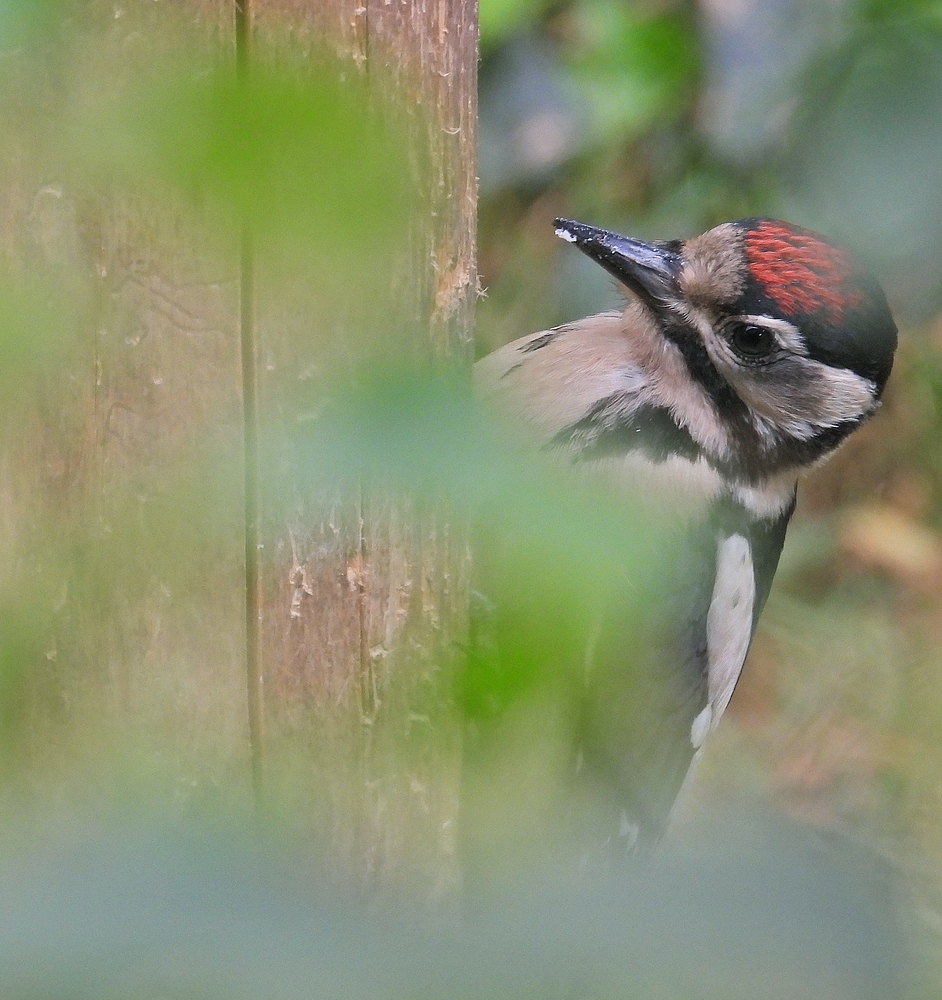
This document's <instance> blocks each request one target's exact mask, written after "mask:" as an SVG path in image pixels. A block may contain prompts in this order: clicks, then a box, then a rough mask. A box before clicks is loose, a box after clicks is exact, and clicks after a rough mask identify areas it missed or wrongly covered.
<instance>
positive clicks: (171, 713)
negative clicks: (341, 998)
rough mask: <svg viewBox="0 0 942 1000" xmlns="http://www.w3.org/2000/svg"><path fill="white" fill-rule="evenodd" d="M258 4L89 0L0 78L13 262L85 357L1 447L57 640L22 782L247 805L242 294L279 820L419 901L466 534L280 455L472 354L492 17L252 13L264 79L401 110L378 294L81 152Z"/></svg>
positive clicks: (12, 521) (17, 553) (430, 881)
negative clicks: (139, 91)
mask: <svg viewBox="0 0 942 1000" xmlns="http://www.w3.org/2000/svg"><path fill="white" fill-rule="evenodd" d="M235 10H236V7H235V2H234V0H209V2H207V0H200V2H196V0H161V2H160V3H153V2H151V0H126V2H120V0H119V2H118V3H113V2H109V3H103V2H93V3H91V4H88V5H85V7H84V8H83V9H82V16H81V18H80V19H73V20H72V21H70V22H69V23H68V24H67V25H65V26H64V31H63V33H62V35H61V36H60V38H61V39H64V42H63V43H62V45H61V48H59V49H58V50H56V51H53V52H51V53H44V54H43V56H42V57H41V58H40V57H37V56H36V54H35V53H31V52H29V51H26V50H24V51H23V52H22V53H19V54H18V55H17V56H15V57H10V58H7V59H6V61H5V62H4V63H3V66H2V67H0V71H2V73H3V80H2V81H0V85H2V86H3V88H4V90H3V93H4V95H5V96H6V97H7V100H6V101H5V102H4V104H3V107H2V108H0V122H2V124H3V125H4V135H5V141H4V143H3V144H2V146H0V223H2V229H0V252H2V263H3V265H4V266H6V267H8V268H9V269H10V270H11V272H12V273H13V274H14V276H15V277H16V276H18V277H21V278H22V277H29V278H30V280H32V279H35V280H36V281H37V282H38V283H39V284H41V285H42V284H43V283H48V285H49V286H50V287H51V286H55V287H57V288H59V289H60V290H64V295H63V296H62V297H63V300H64V301H65V302H66V303H67V307H68V309H69V310H71V316H70V323H69V325H70V327H74V328H75V331H76V335H75V341H74V344H73V346H72V350H71V353H70V354H69V355H68V358H67V360H66V362H65V363H63V364H60V365H58V366H50V369H49V371H48V372H47V373H46V374H45V375H42V376H41V377H39V379H38V382H37V385H36V386H35V387H32V388H30V389H29V391H28V392H25V393H24V400H25V401H24V400H21V401H20V402H21V403H22V408H21V410H20V411H17V412H18V414H19V415H18V417H17V421H16V426H15V428H13V429H11V430H8V431H7V432H6V434H7V437H6V440H7V446H6V448H5V449H4V455H3V465H4V468H5V470H6V472H7V475H5V477H4V480H3V484H2V489H3V491H4V494H3V496H4V504H3V513H2V523H0V534H2V539H0V541H2V545H0V551H2V552H3V553H4V555H5V556H6V557H7V558H6V560H5V562H4V566H5V567H6V569H5V573H6V576H5V579H6V580H7V581H10V580H13V581H14V582H15V583H17V585H18V586H22V580H24V579H27V578H28V579H30V580H33V581H39V582H38V583H36V584H35V586H34V589H33V590H31V591H30V592H29V594H30V600H33V599H34V598H35V604H36V607H37V608H38V609H39V613H40V617H41V618H42V619H43V621H44V622H45V623H46V624H44V625H43V627H42V629H41V630H40V631H41V633H42V635H43V649H42V650H41V652H40V654H39V661H38V663H39V667H40V668H41V669H37V670H36V671H35V673H34V674H33V675H31V676H32V679H31V680H30V681H29V683H28V684H27V685H26V687H27V688H29V690H28V691H27V696H28V699H31V705H32V709H31V715H30V718H31V720H32V723H31V726H32V728H31V729H30V732H29V734H28V735H27V736H26V737H24V741H25V742H24V748H25V749H24V753H25V754H26V756H27V757H29V756H30V755H32V757H31V759H30V761H29V762H28V767H27V771H30V770H31V771H32V774H33V779H34V787H35V788H37V789H46V790H48V789H50V788H51V787H52V785H53V784H55V783H56V782H54V781H53V780H52V777H53V775H54V776H55V778H56V781H57V782H58V784H57V786H56V787H57V788H58V791H57V792H56V793H55V794H57V795H60V794H61V796H62V797H63V801H68V802H70V803H71V805H70V808H72V809H78V810H81V809H84V808H87V809H89V810H90V811H92V812H94V811H95V809H96V808H97V807H96V806H95V804H94V801H97V800H94V797H93V796H89V795H88V789H89V788H92V787H97V788H98V789H99V790H100V791H101V794H102V795H103V796H105V797H106V798H107V796H108V794H109V792H108V791H107V790H108V789H109V788H113V787H115V777H116V775H118V774H120V775H122V777H121V781H123V782H125V783H127V785H128V787H129V788H133V789H136V791H135V792H134V794H143V797H144V798H145V799H147V800H149V802H150V804H152V805H157V806H158V807H159V808H160V809H162V810H169V811H170V812H171V813H172V812H174V811H176V812H181V811H186V810H189V809H191V808H193V807H194V806H196V805H198V804H201V803H206V802H209V803H211V804H213V805H216V804H220V803H221V804H223V805H224V806H225V808H227V809H232V810H234V811H235V814H237V815H243V816H247V815H249V814H250V812H251V802H252V794H251V784H252V783H251V774H250V771H251V767H250V739H249V736H250V733H249V721H248V716H249V712H248V705H247V699H246V687H247V685H246V675H245V656H246V650H245V632H244V628H245V620H244V604H243V598H244V590H243V587H244V574H243V548H242V539H243V528H244V525H243V520H242V515H243V509H242V502H243V495H242V479H241V476H242V472H241V462H242V455H243V452H242V447H243V438H242V434H243V425H242V419H243V418H242V407H241V372H240V333H241V332H245V331H244V329H242V328H243V327H245V325H246V323H247V316H248V314H247V313H246V312H243V313H242V315H241V317H240V306H245V305H246V304H247V303H248V304H250V305H251V306H252V307H253V308H254V313H255V317H256V318H257V322H256V323H255V325H254V331H253V332H254V335H255V337H256V339H257V345H258V347H257V361H258V369H259V377H258V384H259V390H260V397H259V398H260V411H259V414H258V425H259V428H260V430H261V434H262V449H261V462H260V470H259V474H260V477H261V500H262V517H263V519H262V533H261V536H260V541H261V545H262V547H261V548H260V549H259V555H260V567H261V571H262V587H261V609H260V610H261V625H262V642H261V650H260V652H261V662H260V669H261V672H262V681H263V690H264V709H265V712H264V715H265V725H266V731H265V732H264V733H263V734H259V735H260V736H261V737H262V738H261V739H260V740H258V741H257V747H256V749H257V751H258V752H259V754H260V755H261V762H262V765H263V771H264V777H265V785H264V788H263V792H264V794H265V802H264V803H263V808H264V809H265V810H267V812H268V815H269V816H270V817H271V819H272V821H273V823H274V824H276V828H277V829H282V828H284V829H286V830H287V831H291V830H293V831H294V832H295V833H296V834H297V835H298V837H299V838H300V840H301V842H302V843H304V842H307V843H310V844H311V845H312V852H317V853H319V854H321V855H323V854H324V848H325V847H326V849H327V854H326V856H327V857H329V858H331V859H332V862H331V863H332V864H336V865H339V867H341V868H343V869H344V870H346V871H349V872H352V873H354V874H355V875H356V876H357V877H359V878H361V879H362V880H363V882H364V883H365V884H367V885H373V884H376V883H388V882H389V881H390V880H393V881H396V880H398V881H402V880H405V879H411V880H412V888H413V891H414V892H416V893H417V894H419V895H420V896H422V897H431V896H435V895H437V894H441V893H442V892H446V891H447V889H448V887H449V886H450V885H451V884H452V883H453V882H454V879H455V878H456V867H455V860H454V841H455V835H456V818H457V791H456V789H457V779H458V773H457V772H458V752H459V747H458V737H457V727H456V725H455V722H454V719H453V717H452V713H451V710H450V707H449V704H448V697H449V695H448V689H449V672H450V670H451V668H452V666H453V664H454V661H455V657H456V655H457V653H458V649H459V647H460V643H461V641H462V639H463V630H464V623H465V615H466V602H467V581H468V552H467V543H466V537H465V533H464V527H463V525H462V524H461V523H460V522H456V521H455V520H454V519H453V518H450V517H449V515H448V512H447V511H444V510H441V509H439V508H437V507H436V506H435V505H431V504H426V503H424V502H423V501H422V500H421V498H418V499H416V500H413V501H406V500H404V499H402V498H398V499H397V498H395V497H391V496H388V495H386V494H385V493H384V491H383V490H381V489H378V488H376V487H375V485H374V484H372V483H370V482H360V483H356V484H355V485H352V486H351V485H350V484H347V485H346V486H344V485H341V484H340V483H338V482H333V481H330V480H328V481H326V482H325V481H320V482H319V484H318V485H317V486H312V485H311V483H312V478H311V476H310V470H302V469H299V468H297V467H295V466H293V465H292V461H293V458H292V452H291V450H290V448H289V447H288V446H287V444H286V442H287V440H288V437H287V435H286V433H285V432H286V431H290V430H291V429H292V428H295V427H297V425H298V421H299V420H303V419H305V415H306V411H307V409H309V408H313V409H318V408H319V407H320V406H321V405H322V404H327V403H328V402H329V401H330V400H331V399H332V398H335V397H336V395H337V393H338V392H342V391H344V386H345V385H351V384H354V383H356V381H357V379H358V378H359V375H358V372H360V371H361V369H362V366H363V365H367V367H368V365H369V364H370V363H371V362H375V360H376V358H377V357H378V356H383V352H385V356H387V357H389V358H391V359H399V360H400V361H401V363H402V365H403V367H404V368H409V367H410V366H412V365H414V364H422V363H429V362H434V363H438V364H441V363H442V361H444V360H446V359H447V360H448V361H449V362H450V363H455V364H458V365H459V366H465V367H467V366H468V365H469V363H470V322H471V310H472V306H473V302H474V298H475V293H476V279H475V262H474V235H475V215H474V212H475V195H476V180H475V163H474V147H475V138H474V121H475V100H476V95H475V87H476V65H477V51H476V35H475V31H476V27H475V25H476V9H475V6H474V4H471V3H466V2H457V0H434V2H433V0H408V2H405V0H393V2H390V3H386V2H384V0H367V2H365V3H363V4H361V3H358V2H355V0H350V2H346V0H344V2H342V3H338V2H335V0H331V2H324V0H318V2H316V3H310V2H307V0H305V2H304V3H291V2H280V0H254V3H253V4H252V5H251V8H250V13H251V21H252V25H251V28H252V31H251V39H252V46H253V49H254V50H255V52H256V55H255V56H254V57H253V58H255V59H258V60H267V61H268V63H269V67H270V64H271V60H273V59H275V60H279V59H280V60H281V63H280V65H281V67H282V70H284V69H285V67H291V69H290V72H292V73H294V74H295V77H296V79H298V80H300V81H302V83H303V82H304V80H305V74H306V73H307V75H308V77H310V75H311V73H310V67H308V66H306V63H305V58H306V56H308V55H314V54H316V55H317V58H318V59H321V58H322V54H323V51H324V49H325V47H326V49H327V50H329V52H330V53H331V54H332V58H334V59H335V60H337V61H335V62H334V63H333V64H332V66H333V71H334V72H335V73H336V75H337V81H342V79H343V78H345V77H346V76H347V74H349V78H350V79H351V80H353V81H358V85H365V86H366V87H367V88H369V87H372V88H373V89H374V90H376V91H380V92H381V96H380V98H379V99H378V101H377V107H381V109H382V114H383V115H387V116H389V119H390V121H391V123H392V124H391V126H390V128H391V129H392V131H393V132H396V133H397V134H399V135H404V136H405V138H406V161H407V162H408V164H409V172H408V176H407V182H408V184H407V186H408V189H409V190H408V191H407V192H406V195H405V197H404V199H403V205H404V208H403V209H402V212H403V213H404V214H402V216H401V218H400V220H399V224H400V225H401V238H400V239H398V240H397V243H396V247H395V248H394V249H393V250H392V251H391V252H390V253H389V254H388V255H385V256H383V257H382V259H379V260H366V261H364V265H365V268H366V270H367V271H368V272H369V273H368V274H366V273H365V274H364V276H363V281H361V282H358V281H357V280H356V275H352V276H351V275H349V274H348V271H345V270H344V268H347V269H348V270H349V264H350V261H349V259H348V258H346V257H344V256H343V254H340V255H338V257H337V260H328V259H327V258H326V257H321V258H318V256H317V253H316V252H312V253H310V254H309V255H308V256H307V257H304V256H303V255H302V257H303V259H302V260H301V261H300V262H297V261H291V260H289V259H288V257H285V256H282V257H281V258H279V257H278V255H277V254H275V255H274V256H272V255H270V254H266V253H265V252H264V251H259V252H258V253H257V254H254V255H253V254H249V255H248V256H247V255H246V254H245V253H244V252H243V250H244V248H243V247H242V246H241V244H240V240H241V236H240V232H239V226H238V224H237V220H234V219H229V220H228V221H223V222H220V219H219V217H218V213H216V212H215V208H217V207H218V206H215V205H214V204H213V203H212V201H211V199H210V200H209V201H206V200H205V199H202V200H201V199H199V198H196V199H194V198H192V197H189V196H188V194H187V193H186V192H184V193H182V194H181V192H180V191H179V190H178V191H177V192H176V194H174V193H173V190H172V189H173V185H172V184H171V185H170V186H169V187H167V188H166V189H164V188H162V187H161V183H162V182H160V181H156V180H154V178H150V177H148V176H146V174H147V165H146V164H145V165H144V166H142V167H141V168H140V170H139V174H134V173H133V171H132V172H131V173H130V174H129V173H127V172H125V173H122V171H121V169H118V170H116V171H114V172H111V171H110V170H107V171H106V170H105V169H104V168H103V167H101V165H100V164H98V165H97V166H96V165H95V150H96V143H95V141H94V139H93V138H92V137H91V136H90V135H88V134H85V135H79V136H78V138H76V135H75V134H74V133H72V132H70V124H71V125H74V124H75V122H76V121H77V122H79V123H80V124H81V123H82V122H83V121H84V119H83V118H82V115H83V114H85V113H86V111H87V110H88V109H89V108H91V109H92V110H93V111H95V114H93V115H92V116H91V117H90V118H89V119H88V121H98V120H99V119H98V118H96V117H95V115H97V114H98V110H96V109H99V106H100V107H101V108H105V109H107V107H108V106H109V104H108V102H109V101H111V100H113V99H117V100H119V101H120V100H122V99H123V98H122V96H121V95H122V94H123V93H124V92H125V89H126V88H127V87H128V86H130V87H131V88H132V89H133V87H134V86H135V85H136V84H139V80H140V79H141V78H142V74H143V73H144V72H145V71H146V67H148V66H149V65H153V64H154V63H153V59H154V57H155V54H156V55H158V56H159V53H161V52H165V53H171V55H172V56H173V57H175V58H176V57H179V53H180V52H182V51H183V50H184V48H185V49H186V51H187V52H188V58H189V59H190V60H195V61H196V64H195V65H194V63H193V62H192V61H191V62H190V64H189V65H190V70H195V71H196V72H195V78H196V79H199V78H201V76H205V75H207V74H210V73H212V72H213V71H214V69H215V70H217V71H218V70H219V68H220V67H222V68H223V69H225V67H234V65H235V55H236V52H235V49H236V45H235V38H236V32H235ZM51 44H52V43H50V46H51ZM47 55H48V61H44V59H45V58H46V56H47ZM167 65H168V66H172V65H174V64H171V63H168V64H167ZM177 65H179V64H177ZM168 72H169V70H168ZM251 72H253V69H252V67H251V66H250V73H251ZM335 82H336V81H335ZM341 89H342V88H341ZM13 98H15V99H13ZM89 102H90V103H89ZM83 109H85V110H83ZM102 114H103V115H104V114H105V112H102ZM70 116H71V119H70ZM106 118H107V116H106V115H105V117H104V118H102V120H106ZM50 122H51V123H55V124H54V125H48V123H50ZM84 127H86V128H90V127H91V126H84ZM56 129H58V130H59V131H58V132H57V131H56ZM50 134H51V135H52V136H53V139H52V140H50V138H49V136H50ZM102 139H103V143H104V147H107V137H104V136H103V137H102ZM70 143H78V146H74V145H73V146H70ZM89 164H92V165H91V166H89ZM295 166H296V165H295ZM351 224H353V223H351ZM319 260H320V261H321V262H323V263H324V267H323V268H320V267H318V266H317V265H318V261H319ZM338 261H339V263H338ZM247 265H248V266H250V267H251V268H252V269H253V271H254V274H253V275H252V277H253V278H254V285H255V287H254V294H252V295H250V296H247V294H246V288H247V285H246V282H247V278H248V275H247V273H246V271H245V267H246V266H247ZM282 265H284V266H282ZM348 278H349V281H348ZM248 318H251V317H248ZM299 386H300V387H301V388H302V389H303V391H300V390H299ZM315 481H316V477H315ZM24 567H25V569H24ZM17 574H20V575H19V577H18V576H17ZM30 586H31V587H32V586H33V584H30ZM77 775H81V782H80V781H78V780H77V778H76V776H77ZM80 788H82V789H83V790H82V791H81V792H80V791H79V789H80ZM142 790H143V791H142ZM44 794H45V793H44Z"/></svg>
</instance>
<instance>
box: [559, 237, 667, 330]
mask: <svg viewBox="0 0 942 1000" xmlns="http://www.w3.org/2000/svg"><path fill="white" fill-rule="evenodd" d="M555 225H556V235H557V236H558V237H559V238H560V239H563V240H566V242H567V243H574V244H575V245H576V246H577V247H578V248H579V249H580V250H581V251H582V252H583V253H584V254H585V255H586V256H587V257H591V259H592V260H594V261H595V262H596V263H597V264H601V265H602V267H604V268H605V270H606V271H608V273H609V274H610V275H612V276H613V277H614V278H617V279H618V280H619V281H620V282H621V283H622V284H623V285H627V286H628V287H629V288H630V289H631V290H632V291H633V292H636V293H637V294H638V295H640V296H641V298H642V299H643V300H644V301H645V302H646V303H647V304H648V305H649V306H651V308H652V309H655V310H657V311H658V312H662V311H663V310H665V309H668V308H670V307H671V306H673V305H676V303H677V301H678V299H680V288H679V286H678V284H677V278H678V275H679V274H680V268H681V263H682V261H681V257H680V254H679V253H677V252H676V251H674V250H670V249H668V248H667V247H665V246H659V245H658V244H657V243H642V242H641V240H633V239H631V238H630V237H628V236H619V235H618V233H610V232H609V231H608V230H607V229H596V228H595V226H586V225H584V224H583V223H581V222H571V221H570V220H569V219H557V220H556V223H555Z"/></svg>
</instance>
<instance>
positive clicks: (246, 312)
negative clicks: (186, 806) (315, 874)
mask: <svg viewBox="0 0 942 1000" xmlns="http://www.w3.org/2000/svg"><path fill="white" fill-rule="evenodd" d="M251 28H252V19H251V8H250V0H235V46H236V71H237V73H238V77H239V81H240V83H241V84H242V88H241V89H240V93H241V94H243V96H244V95H245V89H244V87H245V83H246V81H247V79H248V72H249V56H250V42H251ZM239 340H240V344H241V355H242V356H241V360H242V421H243V455H244V468H243V472H244V476H243V491H244V492H243V496H244V505H245V506H244V516H245V677H246V686H247V693H248V717H249V718H248V722H249V747H250V753H251V761H252V790H253V793H254V797H255V806H256V810H257V811H258V812H261V807H262V804H263V802H264V736H265V713H264V708H265V686H264V679H265V678H264V672H263V665H262V655H261V643H260V638H261V637H260V628H259V615H260V598H259V565H258V563H259V555H258V553H259V542H258V539H259V523H258V519H259V512H258V347H257V344H256V336H255V259H254V253H253V247H252V231H251V227H250V225H249V222H248V220H247V219H244V220H243V222H242V231H241V234H240V241H239Z"/></svg>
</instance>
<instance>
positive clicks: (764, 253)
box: [746, 220, 863, 323]
mask: <svg viewBox="0 0 942 1000" xmlns="http://www.w3.org/2000/svg"><path fill="white" fill-rule="evenodd" d="M746 259H747V260H748V262H749V271H750V273H751V274H752V276H753V277H754V278H755V279H756V281H757V282H758V283H759V284H760V285H761V286H762V289H763V291H764V292H765V294H766V295H768V297H769V298H770V299H772V301H773V302H775V304H776V305H777V306H778V307H779V309H781V310H782V312H783V313H784V314H785V315H786V316H794V315H795V314H797V313H803V314H804V315H807V316H813V315H815V314H819V315H822V314H823V316H824V317H825V319H826V320H827V321H828V322H830V323H840V322H841V321H842V320H843V318H844V314H845V313H846V311H847V310H848V309H854V308H856V307H858V306H860V305H861V304H862V302H863V295H862V293H861V292H859V291H849V290H847V289H846V288H845V286H846V284H847V281H848V279H849V278H850V276H851V274H852V273H853V270H854V265H853V263H852V261H851V259H850V257H849V256H848V254H846V253H845V252H844V251H843V250H838V249H836V248H835V247H832V246H829V245H828V244H827V243H825V242H823V241H822V240H820V239H819V238H818V237H816V236H814V235H813V234H811V233H809V232H807V231H804V230H796V229H792V228H791V227H790V226H787V225H785V224H784V223H781V222H770V221H769V220H764V221H763V222H760V223H759V224H758V225H757V226H756V227H755V229H750V230H749V231H748V232H747V233H746Z"/></svg>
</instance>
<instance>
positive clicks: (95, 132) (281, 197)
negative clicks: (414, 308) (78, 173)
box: [69, 58, 421, 284]
mask: <svg viewBox="0 0 942 1000" xmlns="http://www.w3.org/2000/svg"><path fill="white" fill-rule="evenodd" d="M200 67H201V64H200V63H199V62H193V63H187V62H186V61H182V62H181V60H180V59H179V58H175V59H173V60H169V59H167V58H163V59H160V58H157V59H155V60H154V62H152V63H151V64H150V65H145V66H143V67H141V69H140V73H139V75H137V76H136V77H135V79H134V80H133V81H130V82H129V83H128V84H127V85H126V86H125V87H124V88H123V89H122V88H118V89H117V90H116V89H115V88H114V86H113V85H112V84H111V82H110V81H109V80H106V79H101V80H98V81H95V80H92V81H90V83H89V86H88V89H87V91H86V93H85V95H84V99H83V101H82V102H81V103H80V104H78V105H77V106H75V107H73V108H72V110H71V112H70V115H69V118H70V121H69V129H70V133H71V141H72V145H73V150H74V155H75V157H76V160H77V162H78V163H79V164H80V165H81V166H83V167H84V169H85V170H86V172H87V174H88V176H89V178H90V179H91V178H95V179H96V180H97V181H100V180H103V179H105V178H110V179H112V180H113V181H114V180H119V181H120V182H122V183H123V184H125V185H129V186H132V187H134V188H142V187H143V188H144V189H145V190H146V189H147V185H148V184H150V185H153V184H154V183H160V184H162V185H167V186H169V187H170V188H171V189H175V190H176V191H177V192H179V193H181V194H184V195H186V196H187V197H188V198H190V199H191V200H194V201H196V202H202V203H206V204H208V205H209V207H211V208H214V209H215V210H216V211H217V212H218V213H219V214H220V218H221V219H222V220H224V221H228V222H235V221H237V220H241V221H244V222H246V223H248V224H249V226H250V227H251V229H252V232H253V234H254V237H255V239H256V243H257V249H259V250H260V251H261V252H262V253H263V254H267V255H268V257H269V258H270V259H271V260H273V261H277V262H278V263H279V264H280V265H290V263H291V261H292V258H293V257H294V256H296V255H298V254H300V255H301V256H302V257H303V260H304V261H305V262H309V261H310V260H311V255H312V254H315V255H316V259H317V261H318V262H319V263H320V264H321V265H322V266H324V267H325V268H328V269H330V268H331V267H333V266H334V262H336V261H338V259H339V261H340V262H341V264H342V265H343V266H344V267H345V268H347V269H348V270H349V269H350V268H351V267H352V266H355V267H356V268H358V269H359V270H360V271H362V275H363V278H364V279H369V278H370V277H371V276H372V275H373V274H374V273H375V272H376V271H377V270H378V271H379V272H380V273H381V275H382V277H383V280H388V273H386V274H384V273H383V269H384V268H392V267H393V263H394V259H395V253H394V251H395V247H396V245H397V241H398V239H399V237H400V236H401V234H402V232H403V230H404V228H405V224H406V219H407V218H408V206H409V202H410V199H411V198H412V191H413V190H414V188H413V186H412V183H411V182H413V181H414V180H415V178H414V176H413V173H412V172H411V171H410V167H409V163H408V158H407V146H406V134H405V132H404V129H403V128H402V122H401V121H397V119H396V115H397V114H402V109H401V108H399V107H397V105H396V103H395V100H394V99H388V95H386V99H384V95H383V93H382V91H381V89H380V88H378V86H377V85H375V83H374V85H373V86H370V85H369V84H367V83H366V82H364V81H363V80H361V79H360V78H358V77H357V76H355V75H352V74H349V73H345V72H341V70H340V67H339V66H337V65H336V64H335V63H333V62H329V61H328V62H325V63H320V62H318V61H317V60H314V65H313V67H310V68H308V69H306V70H305V71H304V72H303V73H302V72H300V71H299V72H293V71H291V70H290V69H289V68H287V67H284V66H277V65H266V64H264V63H259V64H257V65H254V66H253V70H252V73H251V75H250V76H249V77H248V79H246V80H239V79H236V77H235V75H234V73H233V72H232V71H231V69H218V70H214V71H212V72H210V73H208V74H206V73H205V72H203V71H202V70H201V68H200ZM116 93H117V97H115V94H116ZM93 137H94V138H93ZM419 160H421V157H419ZM417 169H419V170H420V169H421V167H418V168H417ZM353 279H354V274H350V275H349V280H353ZM325 284H329V282H325Z"/></svg>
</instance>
